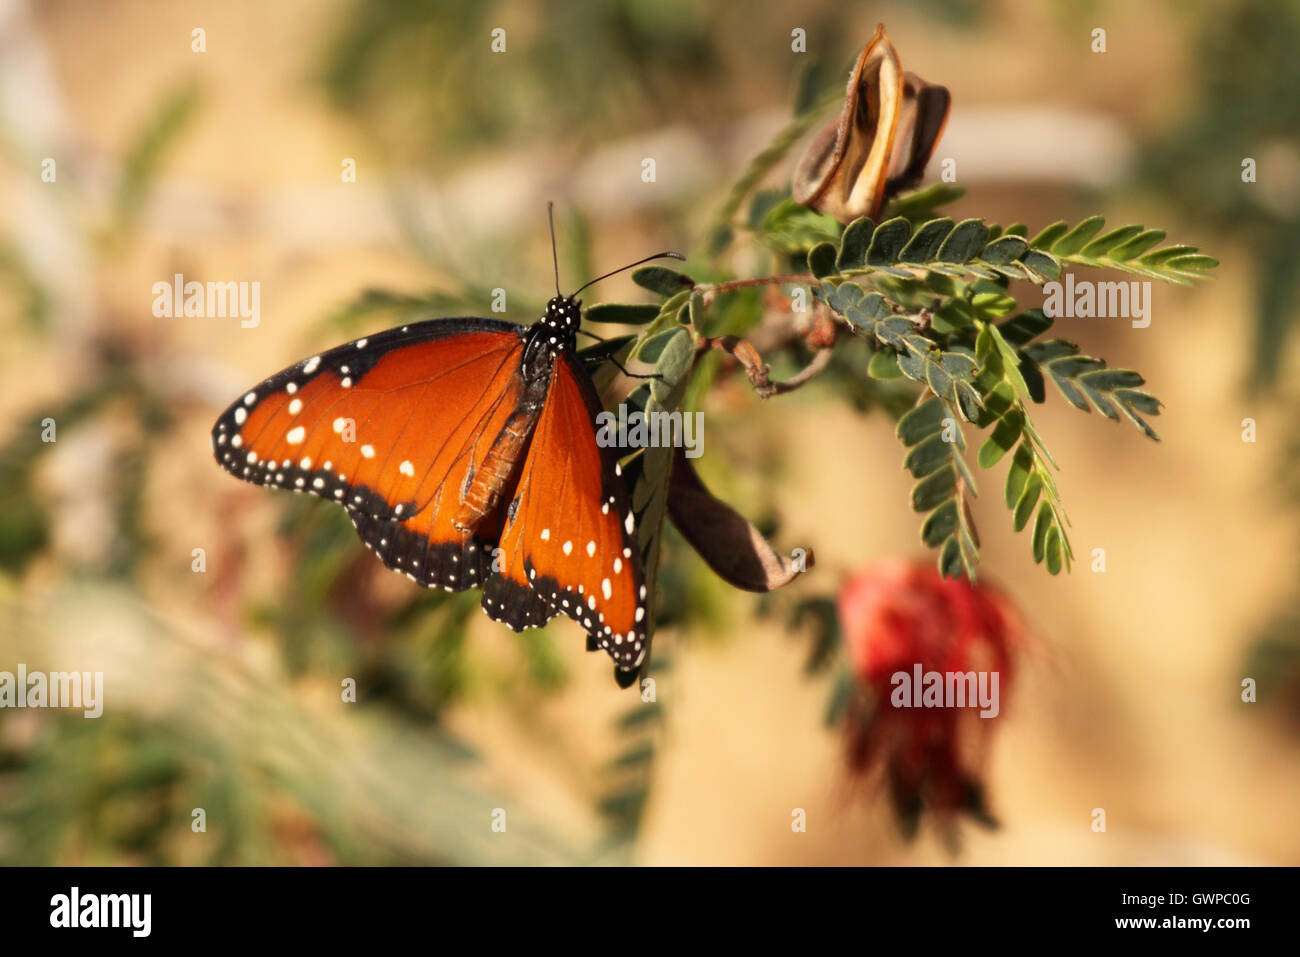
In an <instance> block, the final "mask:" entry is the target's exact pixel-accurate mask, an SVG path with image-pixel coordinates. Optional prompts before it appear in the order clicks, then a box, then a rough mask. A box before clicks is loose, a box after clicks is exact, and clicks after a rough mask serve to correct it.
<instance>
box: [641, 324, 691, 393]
mask: <svg viewBox="0 0 1300 957" xmlns="http://www.w3.org/2000/svg"><path fill="white" fill-rule="evenodd" d="M694 357H695V343H694V341H693V340H692V339H691V334H690V332H688V331H687V330H686V329H676V330H673V333H672V335H671V336H670V338H669V339H668V341H667V342H666V343H665V344H664V346H663V351H662V352H661V353H660V355H659V361H658V362H656V363H655V375H657V376H658V377H659V378H656V379H651V380H650V395H651V396H653V397H654V398H655V399H656V400H657V401H658V402H659V403H660V404H662V405H665V406H667V405H675V403H672V402H670V401H669V397H670V396H671V395H672V394H673V393H674V391H675V390H676V389H677V388H678V385H679V384H680V383H681V381H682V380H683V379H684V378H685V376H686V372H687V370H688V369H689V368H690V366H691V360H692V359H693V358H694Z"/></svg>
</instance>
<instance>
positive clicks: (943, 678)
mask: <svg viewBox="0 0 1300 957" xmlns="http://www.w3.org/2000/svg"><path fill="white" fill-rule="evenodd" d="M838 605H839V619H840V628H841V631H842V633H843V636H844V643H845V647H846V649H847V652H848V657H849V662H850V665H851V667H852V671H853V678H854V679H855V684H856V687H857V693H856V694H855V695H853V696H852V698H851V701H850V705H849V710H848V733H847V751H848V755H847V757H848V764H849V768H850V770H851V771H852V772H853V773H854V774H855V775H857V776H859V777H862V778H866V779H870V780H872V781H877V782H879V781H880V780H881V779H882V778H883V780H884V783H886V784H887V786H888V788H889V791H890V796H891V798H892V800H893V802H894V806H895V809H896V810H897V812H898V815H899V818H900V821H901V823H902V824H903V826H904V829H905V831H907V832H908V833H909V835H910V834H912V833H914V832H915V830H916V827H917V824H918V823H919V818H920V814H921V812H922V810H925V809H929V810H931V811H933V812H934V813H935V814H937V815H938V817H939V818H940V821H941V823H942V824H943V825H944V826H945V828H948V829H950V827H951V824H952V819H953V817H954V815H955V813H956V812H960V811H966V812H968V813H970V814H972V815H974V816H975V817H976V818H977V819H979V820H981V821H982V822H984V823H986V824H989V825H992V824H994V823H995V822H994V821H993V819H992V817H991V816H990V815H989V813H988V811H987V809H986V807H985V803H984V787H983V782H982V779H981V773H982V767H983V765H984V760H985V756H986V754H987V751H988V747H989V744H990V740H991V736H992V732H993V730H994V728H995V727H996V723H997V718H998V716H999V715H1000V714H1001V713H1002V710H1003V709H1004V707H1005V704H1006V700H1007V696H1008V695H1009V693H1010V690H1011V683H1012V672H1013V663H1012V657H1013V652H1014V651H1015V650H1016V648H1017V646H1018V644H1019V635H1020V628H1019V626H1018V624H1017V622H1016V618H1015V613H1014V611H1013V609H1012V608H1011V606H1010V605H1009V603H1008V602H1007V601H1006V600H1005V599H1004V598H1002V597H1001V596H1000V595H999V594H998V593H997V592H996V591H994V590H993V589H991V588H989V587H987V586H983V585H972V584H971V583H970V582H969V581H967V580H966V579H965V578H958V579H953V578H943V577H941V576H940V575H939V572H938V571H937V570H936V569H935V568H934V566H933V565H930V564H928V563H927V564H910V563H906V562H886V563H882V564H879V565H876V566H874V567H872V568H869V569H867V570H866V571H864V572H862V573H861V574H859V575H857V576H856V577H855V578H853V579H851V580H850V581H849V582H848V583H846V584H845V586H844V588H843V589H842V590H841V591H840V595H839V601H838Z"/></svg>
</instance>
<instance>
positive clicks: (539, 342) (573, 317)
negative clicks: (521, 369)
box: [528, 296, 582, 358]
mask: <svg viewBox="0 0 1300 957" xmlns="http://www.w3.org/2000/svg"><path fill="white" fill-rule="evenodd" d="M580 325H582V303H581V302H580V301H578V300H577V299H574V298H572V297H571V296H555V297H554V298H552V299H551V301H550V302H548V303H547V304H546V311H545V312H544V313H542V317H541V318H540V319H538V320H537V321H536V322H535V323H533V325H532V326H531V327H530V328H529V330H528V335H529V340H530V343H529V344H530V345H533V344H534V343H535V344H536V345H534V348H536V349H543V350H544V351H545V352H546V353H547V354H548V355H549V356H550V357H551V358H554V357H555V356H558V355H560V354H561V353H564V352H570V353H571V352H573V350H574V345H575V344H576V342H577V337H578V327H579V326H580Z"/></svg>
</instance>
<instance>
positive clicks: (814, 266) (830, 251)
mask: <svg viewBox="0 0 1300 957" xmlns="http://www.w3.org/2000/svg"><path fill="white" fill-rule="evenodd" d="M808 268H809V269H810V270H811V271H812V274H813V275H814V276H816V277H817V278H818V279H821V278H823V277H825V276H833V275H835V247H834V246H833V245H831V244H830V243H818V244H817V245H816V246H814V247H813V248H812V249H810V250H808Z"/></svg>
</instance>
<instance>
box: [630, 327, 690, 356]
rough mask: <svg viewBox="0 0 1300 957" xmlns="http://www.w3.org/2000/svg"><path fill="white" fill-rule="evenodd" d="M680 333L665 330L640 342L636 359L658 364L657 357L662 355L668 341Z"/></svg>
mask: <svg viewBox="0 0 1300 957" xmlns="http://www.w3.org/2000/svg"><path fill="white" fill-rule="evenodd" d="M681 331H682V330H680V329H665V330H664V331H663V332H658V333H655V334H654V335H653V336H650V337H649V338H648V339H646V340H645V341H644V342H642V343H641V346H640V348H639V349H637V352H636V357H637V359H639V360H640V361H642V362H647V363H655V362H658V361H659V357H660V356H661V355H663V351H664V347H665V346H667V345H668V340H669V339H671V338H673V337H674V336H676V335H677V334H678V333H680V332H681Z"/></svg>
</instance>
